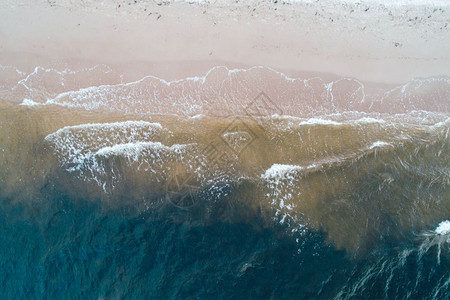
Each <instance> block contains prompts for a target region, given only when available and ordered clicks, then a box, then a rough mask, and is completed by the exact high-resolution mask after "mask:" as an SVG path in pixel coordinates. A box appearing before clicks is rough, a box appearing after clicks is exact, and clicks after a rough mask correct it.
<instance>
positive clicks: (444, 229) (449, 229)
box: [434, 220, 450, 235]
mask: <svg viewBox="0 0 450 300" xmlns="http://www.w3.org/2000/svg"><path fill="white" fill-rule="evenodd" d="M434 232H436V233H437V234H439V235H444V234H449V233H450V221H448V220H445V221H442V222H441V223H439V225H438V227H436V229H435V230H434Z"/></svg>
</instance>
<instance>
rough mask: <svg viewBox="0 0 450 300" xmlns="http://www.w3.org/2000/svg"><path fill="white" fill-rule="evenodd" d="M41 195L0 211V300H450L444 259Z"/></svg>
mask: <svg viewBox="0 0 450 300" xmlns="http://www.w3.org/2000/svg"><path fill="white" fill-rule="evenodd" d="M41 193H42V194H40V195H36V198H35V199H29V201H23V199H22V200H21V201H17V197H18V195H15V196H12V195H10V196H9V197H4V198H2V199H1V201H0V205H1V206H0V290H1V294H2V299H18V298H21V299H63V298H74V299H99V298H105V299H120V298H122V299H123V298H126V299H308V298H334V297H342V298H351V299H364V298H365V299H367V298H370V299H376V298H385V299H405V298H414V299H418V298H436V299H446V298H447V297H448V281H449V262H448V258H447V255H441V257H440V263H438V262H437V261H436V247H434V249H431V250H430V251H428V252H427V253H425V255H424V256H422V257H421V258H419V256H418V253H417V250H416V249H415V248H414V245H412V244H409V243H406V244H405V245H400V244H398V243H397V244H396V243H391V244H390V243H388V242H387V243H385V244H384V245H382V246H379V247H377V248H376V250H374V251H372V252H371V253H369V254H366V255H365V256H364V257H358V258H355V257H353V258H350V257H349V255H346V253H345V252H344V251H337V250H335V249H334V248H333V247H331V246H329V245H328V244H327V243H326V241H325V235H324V234H323V233H320V232H319V233H318V232H316V233H314V232H308V233H307V234H306V235H304V236H303V238H302V240H301V241H299V243H297V242H295V240H294V239H292V237H289V236H286V234H284V233H285V232H286V228H283V226H282V225H273V226H268V225H267V222H265V221H263V219H264V218H262V216H261V215H260V213H258V212H254V213H251V214H250V215H249V214H248V213H247V214H245V216H243V215H241V214H239V213H237V212H239V211H246V208H245V207H234V208H227V207H220V208H213V210H214V211H212V212H211V217H209V218H205V217H199V215H197V214H195V213H193V212H192V211H189V210H180V209H176V208H170V207H165V208H164V209H161V210H159V211H158V212H154V211H152V212H149V211H147V212H143V213H142V212H141V213H139V212H133V211H132V210H131V209H127V208H126V207H119V208H118V207H115V208H111V207H108V208H106V207H105V206H104V205H102V204H101V202H100V201H96V200H95V199H74V198H68V197H67V196H66V195H64V194H62V193H61V192H57V191H55V190H51V189H50V188H44V189H43V190H42V191H41ZM40 197H42V198H40ZM233 211H234V213H233ZM225 216H226V217H227V221H220V220H221V219H223V218H224V217H225ZM230 216H231V217H230ZM244 218H245V222H244ZM214 220H219V221H214ZM404 251H406V252H408V251H409V254H408V255H406V256H405V258H404V261H403V262H400V261H401V259H400V258H399V254H400V253H404ZM445 281H447V283H446V282H445ZM439 288H440V289H439ZM353 292H354V293H353Z"/></svg>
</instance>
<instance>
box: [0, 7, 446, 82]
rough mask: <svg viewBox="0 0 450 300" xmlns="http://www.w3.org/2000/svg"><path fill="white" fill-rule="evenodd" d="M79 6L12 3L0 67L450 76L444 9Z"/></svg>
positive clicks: (4, 19)
mask: <svg viewBox="0 0 450 300" xmlns="http://www.w3.org/2000/svg"><path fill="white" fill-rule="evenodd" d="M73 2H75V1H73ZM73 2H72V1H69V0H66V1H58V0H49V1H42V0H31V1H9V0H8V1H6V3H4V4H3V5H2V7H1V8H0V64H1V65H3V66H11V65H12V66H15V67H19V68H20V69H21V70H23V71H26V72H29V71H31V70H33V69H34V67H36V66H44V67H57V68H59V69H61V68H62V67H71V68H77V67H81V66H92V65H95V64H106V65H109V66H113V68H115V69H116V70H117V71H118V72H119V73H122V74H124V77H122V78H121V80H136V79H139V78H141V77H142V76H144V75H148V74H152V75H155V76H159V77H162V78H165V79H168V80H173V79H178V78H183V77H186V76H195V75H199V74H204V73H205V72H206V71H207V70H209V69H210V68H212V67H213V66H217V65H226V66H228V67H251V66H255V65H264V66H268V67H272V68H274V69H276V70H280V71H283V72H285V73H287V74H288V75H292V76H301V74H302V73H303V72H308V73H329V74H335V75H338V76H348V77H354V78H358V79H360V80H363V81H372V82H382V83H401V82H406V81H409V80H410V79H412V78H414V77H427V76H439V75H450V25H448V23H449V20H450V6H445V5H441V6H439V5H438V6H418V5H415V6H395V5H391V6H385V5H382V4H364V3H360V4H354V3H353V4H352V3H348V2H347V3H346V2H331V3H330V2H327V1H318V2H315V3H294V4H283V3H282V2H278V3H269V2H260V3H259V2H251V1H247V2H238V3H235V2H231V1H229V2H223V3H219V2H218V3H215V4H207V3H192V4H189V3H186V2H176V3H163V2H154V1H133V0H131V1H104V2H106V3H103V2H102V3H98V2H97V1H80V2H76V3H73ZM322 77H323V76H322ZM115 80H116V79H115ZM113 81H114V80H113ZM111 83H113V82H111Z"/></svg>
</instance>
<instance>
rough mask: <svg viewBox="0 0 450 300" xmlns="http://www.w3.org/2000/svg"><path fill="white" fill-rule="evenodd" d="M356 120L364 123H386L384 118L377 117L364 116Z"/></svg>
mask: <svg viewBox="0 0 450 300" xmlns="http://www.w3.org/2000/svg"><path fill="white" fill-rule="evenodd" d="M355 122H356V123H363V124H371V123H380V124H383V123H386V121H385V120H382V119H375V118H370V117H364V118H361V119H358V120H356V121H355Z"/></svg>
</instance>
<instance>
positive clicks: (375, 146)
mask: <svg viewBox="0 0 450 300" xmlns="http://www.w3.org/2000/svg"><path fill="white" fill-rule="evenodd" d="M387 146H392V145H391V144H389V143H386V142H383V141H376V142H375V143H373V144H372V145H371V146H370V147H369V149H375V148H382V147H387Z"/></svg>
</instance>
